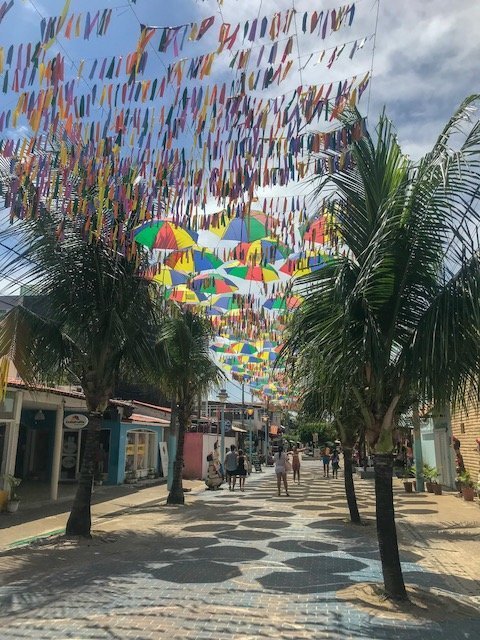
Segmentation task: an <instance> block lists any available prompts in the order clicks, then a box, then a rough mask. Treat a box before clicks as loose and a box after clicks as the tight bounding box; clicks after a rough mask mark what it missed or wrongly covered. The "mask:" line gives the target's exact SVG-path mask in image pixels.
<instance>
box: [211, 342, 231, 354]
mask: <svg viewBox="0 0 480 640" xmlns="http://www.w3.org/2000/svg"><path fill="white" fill-rule="evenodd" d="M210 349H211V350H212V351H215V352H216V353H224V352H225V351H226V350H227V349H228V344H219V343H218V342H214V343H213V344H211V345H210Z"/></svg>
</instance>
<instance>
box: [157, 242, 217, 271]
mask: <svg viewBox="0 0 480 640" xmlns="http://www.w3.org/2000/svg"><path fill="white" fill-rule="evenodd" d="M165 264H166V265H168V266H169V267H172V269H177V270H178V271H185V273H200V272H201V271H208V270H212V269H218V267H221V266H222V264H223V262H222V261H221V260H220V258H218V257H217V256H216V255H215V254H214V253H213V251H210V250H209V249H205V248H203V247H199V246H193V247H191V248H190V249H188V250H186V251H174V252H173V253H171V254H170V255H169V256H168V257H167V259H166V260H165Z"/></svg>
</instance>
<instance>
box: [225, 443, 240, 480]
mask: <svg viewBox="0 0 480 640" xmlns="http://www.w3.org/2000/svg"><path fill="white" fill-rule="evenodd" d="M237 466H238V464H237V453H236V447H235V445H234V444H232V445H230V451H229V452H228V453H227V455H226V456H225V474H226V479H227V480H228V488H229V490H230V491H235V481H236V479H237V478H236V472H237Z"/></svg>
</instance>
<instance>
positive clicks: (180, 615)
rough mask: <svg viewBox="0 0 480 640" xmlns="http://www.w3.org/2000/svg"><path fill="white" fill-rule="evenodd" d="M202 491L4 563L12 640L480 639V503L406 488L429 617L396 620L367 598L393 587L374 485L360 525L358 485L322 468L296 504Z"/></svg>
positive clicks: (403, 613)
mask: <svg viewBox="0 0 480 640" xmlns="http://www.w3.org/2000/svg"><path fill="white" fill-rule="evenodd" d="M192 488H193V491H192V492H190V493H189V494H187V496H186V505H185V506H184V507H166V506H162V504H161V502H162V500H161V499H159V498H160V495H163V497H164V496H165V493H164V492H165V487H152V488H149V489H144V490H142V491H139V492H136V493H135V494H131V495H128V494H125V495H123V496H118V497H115V498H114V499H112V500H110V501H105V502H103V503H101V504H99V505H96V506H95V507H94V513H95V524H94V528H95V533H96V535H95V536H94V538H93V539H92V540H87V541H85V540H79V541H76V540H73V541H72V540H65V539H63V538H52V539H50V540H45V541H43V542H41V543H37V544H34V545H31V546H24V547H18V548H12V549H10V550H8V551H5V552H3V553H2V554H1V556H0V558H1V559H0V567H1V568H0V572H1V574H0V575H1V578H2V580H3V584H4V585H5V586H4V587H3V588H2V587H0V628H1V629H2V632H1V634H0V635H1V638H2V640H27V639H29V640H30V639H31V638H34V639H35V640H65V639H66V638H70V639H73V640H111V639H112V638H116V639H117V640H126V639H127V638H132V639H135V640H147V639H152V640H158V639H159V638H168V639H169V640H190V639H195V640H213V639H216V638H220V637H221V638H222V639H223V640H258V639H260V638H263V639H264V640H268V639H270V638H272V639H275V640H323V639H327V638H328V639H331V640H338V638H342V639H343V640H349V639H350V640H390V639H392V640H394V639H395V640H425V638H435V639H436V640H467V639H469V640H473V639H476V638H478V637H480V603H479V594H480V583H479V578H480V572H479V571H478V539H479V536H480V508H479V505H478V503H474V504H468V503H465V502H463V501H462V500H461V499H459V498H457V497H456V496H455V495H454V494H450V495H444V496H434V495H432V494H406V493H405V492H404V490H403V486H402V485H401V483H396V485H395V490H394V494H395V505H396V511H397V518H398V530H399V543H400V554H401V559H402V566H403V571H404V577H405V580H406V582H407V583H408V585H409V589H410V591H411V592H412V593H414V594H415V595H419V597H420V604H421V605H422V606H418V605H408V606H406V607H402V608H398V609H396V608H393V609H392V607H390V608H389V606H390V603H388V602H387V603H385V602H384V601H382V600H380V599H377V600H376V601H375V602H373V603H370V604H368V606H367V605H366V604H365V600H364V599H362V598H363V594H364V592H365V590H366V588H367V587H368V585H369V584H372V583H373V584H380V583H381V580H382V576H381V565H380V561H379V554H378V546H377V541H376V535H375V525H374V520H373V516H374V496H373V482H372V481H369V480H364V481H362V480H359V481H357V482H356V488H357V493H358V496H359V503H360V510H361V514H362V517H364V519H365V526H360V527H359V526H355V525H351V524H350V523H348V522H347V521H346V516H347V506H346V502H345V497H344V489H343V478H339V479H338V480H333V479H324V478H323V477H321V474H320V469H319V463H318V462H316V461H313V462H309V461H308V462H307V461H305V462H304V463H303V464H302V483H301V484H300V485H293V484H292V483H290V487H289V493H290V497H286V496H284V495H282V496H281V497H277V495H276V482H275V478H274V474H273V470H271V469H266V470H265V473H263V474H261V475H260V474H259V475H257V476H255V475H253V476H250V477H249V478H248V479H247V482H246V490H245V492H244V493H241V492H238V491H236V492H235V493H232V492H229V491H228V490H223V491H205V488H204V485H203V484H202V483H197V484H195V485H193V484H192ZM40 528H41V524H39V523H38V522H37V530H39V529H40ZM425 603H426V604H427V606H425Z"/></svg>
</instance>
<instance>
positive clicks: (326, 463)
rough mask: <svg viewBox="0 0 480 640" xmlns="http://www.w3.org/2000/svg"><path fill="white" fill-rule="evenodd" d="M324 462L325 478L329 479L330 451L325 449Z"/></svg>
mask: <svg viewBox="0 0 480 640" xmlns="http://www.w3.org/2000/svg"><path fill="white" fill-rule="evenodd" d="M327 451H328V453H327ZM322 462H323V477H324V478H329V477H330V449H328V448H325V449H324V450H323V454H322Z"/></svg>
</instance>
